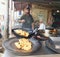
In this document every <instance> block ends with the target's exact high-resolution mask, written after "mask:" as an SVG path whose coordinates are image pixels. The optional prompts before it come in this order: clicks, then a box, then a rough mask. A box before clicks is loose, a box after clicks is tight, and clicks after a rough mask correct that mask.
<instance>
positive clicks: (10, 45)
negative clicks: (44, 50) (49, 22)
mask: <svg viewBox="0 0 60 57" xmlns="http://www.w3.org/2000/svg"><path fill="white" fill-rule="evenodd" d="M17 41H18V39H17V38H11V39H8V40H6V41H5V42H4V43H3V47H4V48H5V49H6V50H8V51H9V52H12V53H13V54H15V55H19V56H20V55H30V54H32V53H33V52H35V51H37V50H38V49H40V47H41V44H40V43H39V42H38V40H36V39H34V38H30V39H29V41H31V42H32V49H31V50H29V51H24V50H21V49H17V47H16V46H15V45H14V43H15V42H17Z"/></svg>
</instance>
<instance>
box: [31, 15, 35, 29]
mask: <svg viewBox="0 0 60 57" xmlns="http://www.w3.org/2000/svg"><path fill="white" fill-rule="evenodd" d="M31 19H32V30H34V19H33V17H32V15H31Z"/></svg>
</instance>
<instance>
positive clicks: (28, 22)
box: [20, 14, 34, 29]
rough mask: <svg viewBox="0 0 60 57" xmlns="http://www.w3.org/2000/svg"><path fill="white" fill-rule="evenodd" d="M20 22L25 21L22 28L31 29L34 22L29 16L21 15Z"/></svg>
mask: <svg viewBox="0 0 60 57" xmlns="http://www.w3.org/2000/svg"><path fill="white" fill-rule="evenodd" d="M20 20H25V22H24V23H23V24H22V28H31V29H32V23H33V22H34V20H33V17H32V16H31V15H26V14H25V15H23V16H22V17H21V19H20Z"/></svg>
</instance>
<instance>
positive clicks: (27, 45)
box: [15, 38, 32, 51]
mask: <svg viewBox="0 0 60 57" xmlns="http://www.w3.org/2000/svg"><path fill="white" fill-rule="evenodd" d="M15 46H16V47H17V48H18V49H23V50H25V51H28V50H30V49H31V48H32V43H31V42H30V41H29V40H28V39H25V38H22V39H19V41H18V42H15Z"/></svg>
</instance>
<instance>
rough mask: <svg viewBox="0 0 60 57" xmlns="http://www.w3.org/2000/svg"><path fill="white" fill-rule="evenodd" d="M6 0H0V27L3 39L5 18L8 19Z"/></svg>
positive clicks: (5, 27)
mask: <svg viewBox="0 0 60 57" xmlns="http://www.w3.org/2000/svg"><path fill="white" fill-rule="evenodd" d="M7 8H8V0H0V24H1V25H0V26H1V33H2V35H3V38H5V37H6V30H7V18H8V16H7V15H8V11H7Z"/></svg>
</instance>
